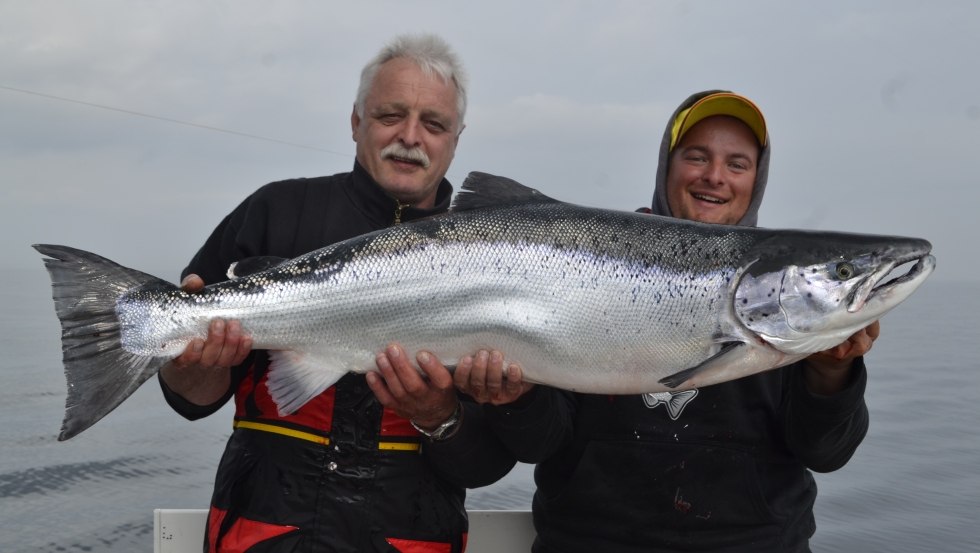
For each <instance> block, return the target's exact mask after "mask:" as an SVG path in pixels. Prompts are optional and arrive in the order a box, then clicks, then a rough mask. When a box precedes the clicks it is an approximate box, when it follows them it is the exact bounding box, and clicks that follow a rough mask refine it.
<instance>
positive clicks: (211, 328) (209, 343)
mask: <svg viewBox="0 0 980 553" xmlns="http://www.w3.org/2000/svg"><path fill="white" fill-rule="evenodd" d="M224 341H225V321H224V320H222V319H214V320H212V321H211V324H209V325H208V339H207V340H205V341H204V351H202V352H201V365H203V366H205V367H215V366H217V365H218V360H219V358H220V356H221V350H222V349H223V348H224Z"/></svg>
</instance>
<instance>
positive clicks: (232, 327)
mask: <svg viewBox="0 0 980 553" xmlns="http://www.w3.org/2000/svg"><path fill="white" fill-rule="evenodd" d="M180 287H181V289H183V290H184V291H185V292H190V293H194V292H199V291H200V290H201V289H202V288H204V281H203V280H201V277H199V276H197V275H194V274H191V275H187V276H186V277H185V278H184V280H183V281H182V282H181V283H180ZM250 351H252V339H251V338H250V337H249V336H247V335H245V334H243V333H242V325H241V324H240V323H239V322H238V321H235V320H232V321H225V320H223V319H214V320H212V321H211V323H210V324H209V325H208V336H207V339H205V340H201V339H200V338H195V339H193V340H191V342H190V343H189V344H187V347H186V348H185V349H184V352H183V353H181V354H180V356H178V357H176V358H175V359H173V360H172V361H171V362H170V363H167V364H166V365H165V366H164V367H163V368H162V369H160V376H161V378H163V380H164V382H166V384H167V386H168V387H169V388H170V389H171V390H173V391H174V392H176V393H178V394H180V395H181V396H182V397H183V398H184V399H186V400H187V401H189V402H191V403H195V404H197V405H210V404H212V403H214V402H215V401H217V400H219V399H221V397H222V396H223V395H224V394H225V392H226V391H227V390H228V386H229V385H230V383H231V373H230V371H229V369H230V368H231V367H234V366H236V365H239V364H241V363H242V362H243V361H245V358H246V357H248V354H249V352H250Z"/></svg>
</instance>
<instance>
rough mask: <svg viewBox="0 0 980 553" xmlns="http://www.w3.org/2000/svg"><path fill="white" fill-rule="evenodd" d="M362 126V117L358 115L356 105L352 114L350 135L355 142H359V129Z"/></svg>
mask: <svg viewBox="0 0 980 553" xmlns="http://www.w3.org/2000/svg"><path fill="white" fill-rule="evenodd" d="M360 126H361V116H360V115H358V114H357V104H354V109H353V110H351V112H350V134H351V138H352V139H354V142H357V129H358V127H360Z"/></svg>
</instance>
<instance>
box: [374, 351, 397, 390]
mask: <svg viewBox="0 0 980 553" xmlns="http://www.w3.org/2000/svg"><path fill="white" fill-rule="evenodd" d="M400 349H401V348H398V347H397V346H394V347H393V346H389V347H388V348H386V349H385V351H382V352H380V353H378V354H377V355H375V357H374V362H375V364H376V365H377V366H378V370H379V371H381V376H383V377H384V379H385V385H386V386H387V387H388V390H389V391H390V392H391V395H392V396H394V397H395V398H400V397H404V396H405V389H404V388H403V387H402V382H401V380H400V379H399V378H398V374H397V373H396V372H395V367H394V365H395V364H396V363H398V356H399V354H400V353H401V352H400Z"/></svg>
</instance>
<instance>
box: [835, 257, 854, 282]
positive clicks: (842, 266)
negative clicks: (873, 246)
mask: <svg viewBox="0 0 980 553" xmlns="http://www.w3.org/2000/svg"><path fill="white" fill-rule="evenodd" d="M834 274H835V275H836V276H837V278H839V279H841V280H847V279H849V278H851V277H852V276H854V265H851V264H850V263H848V262H846V261H844V262H841V263H838V264H837V267H836V268H835V269H834Z"/></svg>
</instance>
